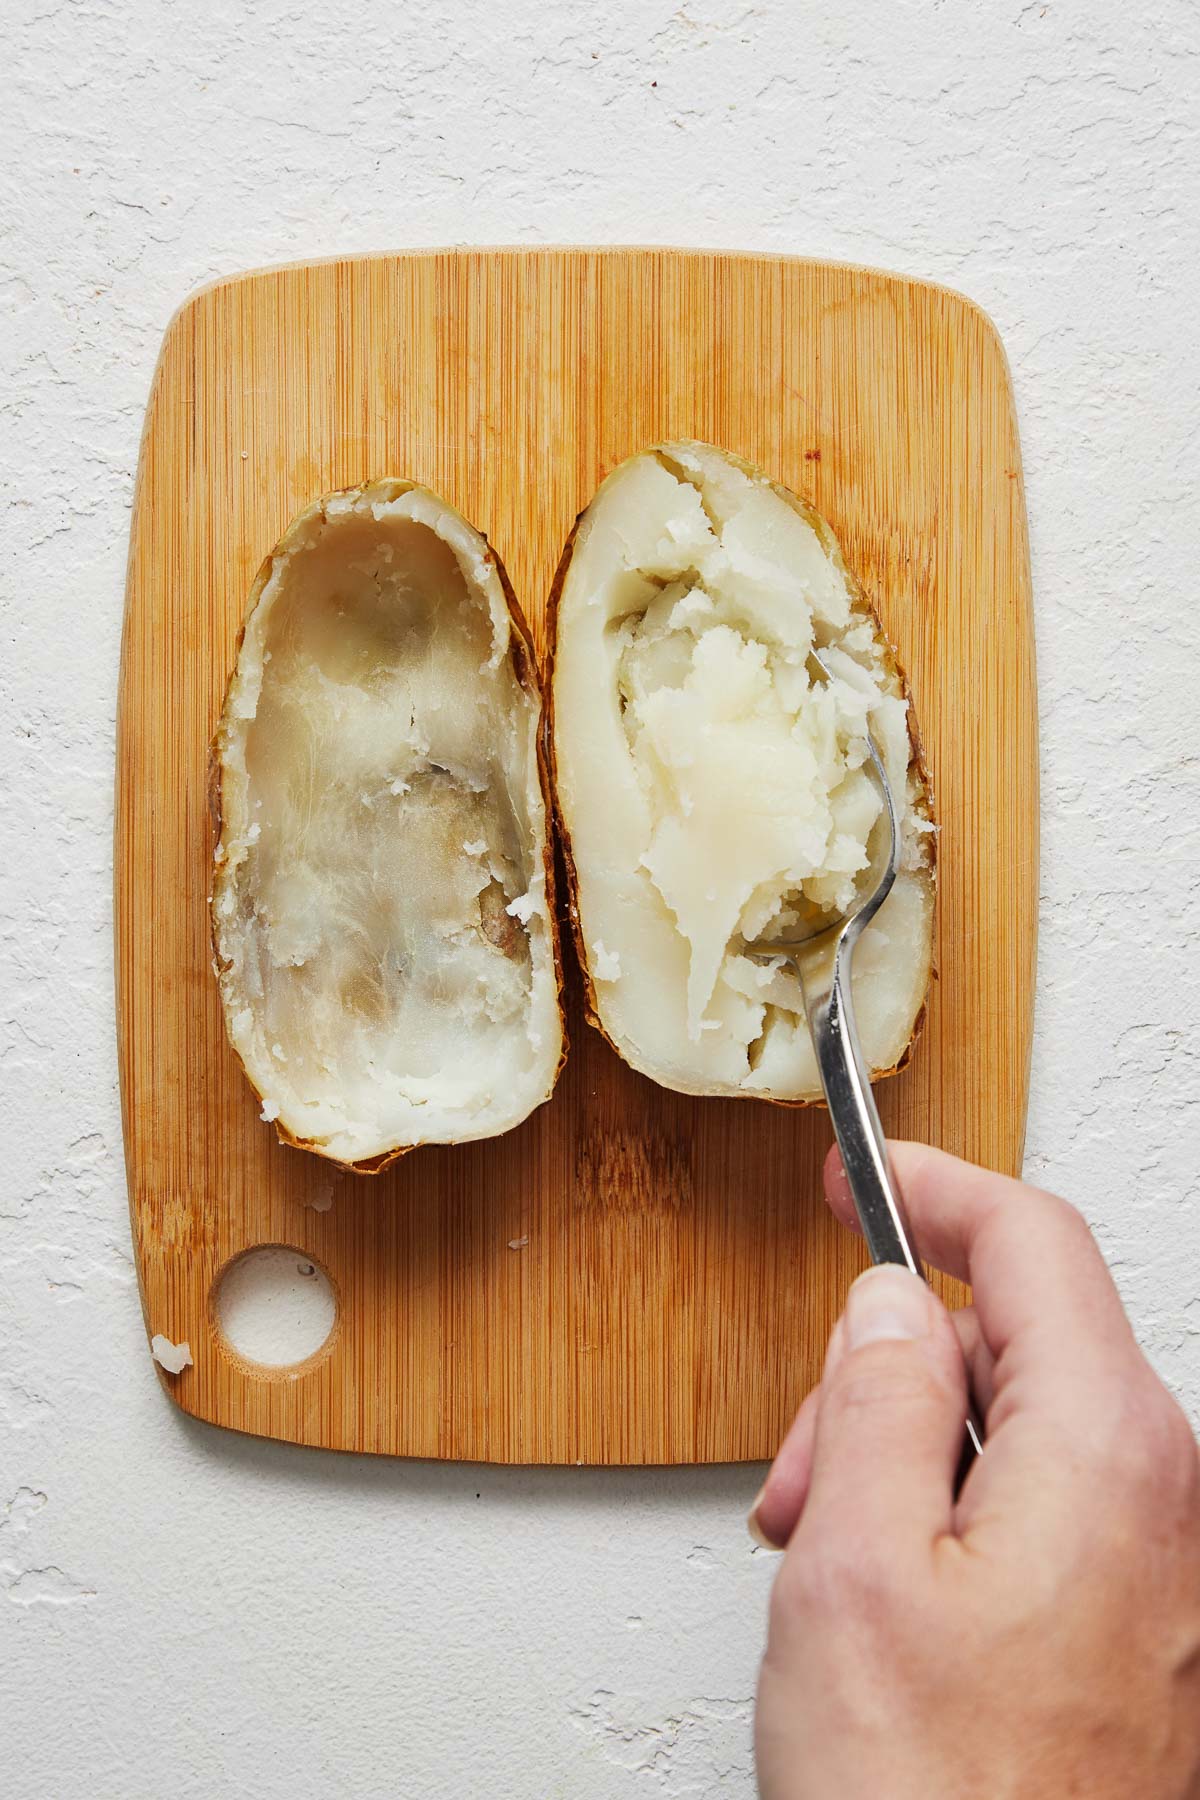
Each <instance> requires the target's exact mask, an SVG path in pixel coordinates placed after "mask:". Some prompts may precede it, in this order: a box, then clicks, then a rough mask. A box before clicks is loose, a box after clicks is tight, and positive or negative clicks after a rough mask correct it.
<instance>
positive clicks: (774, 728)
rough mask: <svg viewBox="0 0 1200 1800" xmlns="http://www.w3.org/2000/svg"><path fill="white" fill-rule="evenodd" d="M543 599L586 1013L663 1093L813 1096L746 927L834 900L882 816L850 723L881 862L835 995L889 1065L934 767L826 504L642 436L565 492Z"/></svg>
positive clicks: (930, 840) (792, 1027)
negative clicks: (607, 469)
mask: <svg viewBox="0 0 1200 1800" xmlns="http://www.w3.org/2000/svg"><path fill="white" fill-rule="evenodd" d="M553 613H554V623H553V639H554V650H553V672H552V677H551V683H550V688H551V692H550V707H551V715H552V721H553V757H552V766H553V782H554V790H555V799H556V805H557V809H558V822H559V830H560V834H561V837H562V841H563V845H564V849H565V852H566V865H567V873H568V879H569V882H570V890H571V891H570V911H571V919H572V925H573V929H574V934H575V938H576V944H577V949H578V953H579V960H580V962H581V964H582V967H583V970H584V976H585V983H586V989H587V1002H588V1009H589V1016H590V1018H591V1020H592V1022H593V1023H594V1024H596V1025H597V1026H598V1027H599V1029H600V1030H601V1031H602V1032H603V1033H604V1035H605V1036H606V1037H607V1038H608V1039H609V1041H610V1042H611V1043H612V1044H613V1046H614V1047H615V1049H616V1050H617V1051H618V1052H619V1053H620V1055H621V1056H623V1057H624V1058H625V1060H626V1061H627V1062H629V1063H630V1064H631V1065H632V1066H633V1067H634V1068H636V1069H639V1070H641V1071H642V1073H643V1074H645V1075H648V1076H651V1077H652V1078H653V1079H654V1080H655V1081H657V1082H660V1083H662V1085H663V1086H665V1087H669V1088H676V1089H678V1090H680V1091H681V1092H683V1093H689V1094H720V1095H731V1096H758V1097H761V1098H766V1099H769V1100H775V1101H781V1102H791V1103H808V1102H813V1101H816V1100H819V1099H820V1098H821V1086H820V1080H819V1077H818V1073H817V1066H816V1058H815V1054H814V1051H813V1046H812V1040H811V1037H810V1035H809V1031H808V1025H807V1021H806V1018H805V1014H804V1006H803V1000H802V996H801V993H800V989H799V984H798V981H797V979H796V977H795V975H794V974H792V973H791V972H789V971H788V970H787V969H786V968H784V967H782V966H770V965H768V966H762V965H760V964H759V963H758V962H757V961H754V960H751V959H750V958H749V957H748V956H746V955H745V954H744V953H743V948H742V947H743V945H744V943H745V942H747V941H751V940H754V939H757V938H765V939H768V940H769V939H772V938H775V937H785V936H786V934H787V932H788V929H789V928H790V927H794V926H795V925H796V922H797V920H798V918H800V917H803V919H804V921H805V925H806V928H809V929H811V921H812V920H813V919H814V918H817V919H820V918H827V919H828V920H830V921H832V920H833V919H835V918H836V917H837V915H838V914H839V913H841V912H843V911H845V910H846V909H847V908H850V907H852V906H853V905H854V904H855V899H856V893H857V888H856V883H857V881H858V880H859V878H861V877H863V876H864V875H865V872H866V871H867V870H868V868H869V865H870V862H871V857H872V851H873V848H874V845H875V839H874V834H875V833H876V832H877V831H879V830H882V829H886V820H885V818H884V817H883V816H882V815H883V806H882V800H881V797H880V794H879V791H878V785H877V783H876V782H875V781H874V780H873V779H872V776H871V773H870V766H869V762H868V760H867V744H866V734H867V730H868V727H869V729H870V731H871V733H872V735H873V736H874V738H875V740H876V742H877V743H878V745H879V747H880V749H881V752H882V755H883V758H884V765H885V767H886V769H887V772H888V779H889V782H890V784H891V786H892V789H893V792H894V794H895V796H896V801H897V806H898V809H899V812H900V817H901V832H902V840H903V841H902V867H901V873H900V876H899V878H898V880H897V881H896V884H895V886H894V888H893V891H892V893H891V895H890V896H889V898H888V900H887V901H886V903H885V905H884V907H883V908H882V910H881V911H880V913H879V914H878V916H877V918H876V919H875V921H874V923H873V924H872V925H870V926H869V927H868V929H867V930H866V931H865V933H864V934H863V936H862V938H861V940H860V942H859V945H858V948H857V951H856V953H855V962H854V1001H855V1007H856V1011H857V1016H858V1024H859V1029H860V1034H861V1038H862V1043H863V1047H864V1051H865V1054H866V1056H867V1058H868V1060H869V1063H870V1066H871V1068H872V1070H873V1071H874V1073H875V1074H876V1075H883V1074H887V1073H890V1072H891V1071H893V1070H895V1069H896V1068H898V1067H899V1066H900V1065H901V1064H902V1063H903V1061H904V1060H905V1058H906V1055H907V1053H908V1049H909V1046H910V1044H911V1042H912V1040H913V1037H914V1034H915V1032H916V1030H917V1027H918V1024H919V1020H920V1017H921V1014H922V1010H923V1004H924V999H925V993H926V989H927V986H928V983H929V979H930V972H931V963H932V950H933V925H934V861H935V858H934V843H935V828H934V823H933V812H932V805H931V798H930V788H929V782H928V779H927V777H926V773H925V769H924V766H923V763H922V758H921V753H920V748H919V743H918V738H917V734H916V730H915V726H914V723H913V718H912V710H911V706H910V702H909V698H908V694H907V690H906V687H905V682H904V678H903V675H902V674H901V671H900V668H899V666H898V663H897V660H896V656H895V653H894V651H893V649H892V646H891V645H890V644H889V643H888V641H887V639H886V638H885V637H884V635H883V632H882V630H881V629H880V626H879V622H878V620H877V618H876V616H875V614H874V613H873V611H872V609H871V607H870V605H869V603H868V601H867V599H866V597H865V595H864V594H863V592H862V590H861V588H860V587H859V585H858V584H857V582H856V581H855V580H854V579H853V577H852V576H851V575H850V573H849V571H848V570H847V568H846V565H845V562H844V561H843V558H842V555H841V551H840V550H839V548H838V544H837V540H836V539H835V537H834V534H833V532H832V531H831V529H830V527H829V526H828V525H827V524H826V523H825V521H824V520H823V519H822V518H821V517H820V516H819V515H818V514H817V513H816V512H815V511H814V510H813V508H812V507H811V506H809V505H808V504H807V503H806V502H805V501H803V500H801V499H799V498H798V497H797V496H796V495H795V494H792V493H790V492H789V491H788V490H787V489H786V488H784V487H781V486H780V485H779V484H778V483H777V482H773V481H771V480H769V479H768V478H767V477H766V476H765V475H764V474H762V473H760V472H759V471H758V470H756V469H754V468H752V467H750V466H749V465H748V464H746V463H744V462H742V461H740V460H739V459H738V458H736V457H733V456H730V455H728V454H726V453H725V452H723V451H721V450H718V449H715V448H714V447H712V446H711V445H707V444H701V443H693V442H683V443H673V444H668V445H665V446H663V447H661V448H658V449H653V450H648V451H645V452H643V453H641V454H640V455H637V456H633V457H631V458H630V459H629V460H628V461H626V462H624V463H622V464H621V465H620V466H619V467H618V468H617V469H616V470H614V472H613V473H612V474H610V475H609V476H608V478H607V480H605V481H604V482H603V484H602V485H601V487H600V488H599V489H598V491H597V493H596V495H595V498H594V499H593V500H592V502H591V504H590V505H589V506H588V508H587V510H586V511H585V512H584V513H583V514H581V516H580V518H579V520H578V522H577V524H576V528H575V531H574V533H573V534H572V537H571V540H570V542H569V544H568V546H567V549H566V551H565V553H564V556H563V559H562V563H561V565H560V568H559V573H558V578H557V581H556V584H555V593H554V596H553ZM814 647H815V648H818V649H820V650H821V651H822V653H823V656H824V658H825V660H826V661H827V662H828V663H829V664H830V665H831V666H832V667H833V670H834V679H832V680H830V681H826V680H825V679H824V678H823V677H822V676H821V675H820V674H819V672H818V671H817V670H815V669H814V666H813V664H812V661H811V657H810V652H811V651H812V649H813V648H814ZM864 764H866V766H864Z"/></svg>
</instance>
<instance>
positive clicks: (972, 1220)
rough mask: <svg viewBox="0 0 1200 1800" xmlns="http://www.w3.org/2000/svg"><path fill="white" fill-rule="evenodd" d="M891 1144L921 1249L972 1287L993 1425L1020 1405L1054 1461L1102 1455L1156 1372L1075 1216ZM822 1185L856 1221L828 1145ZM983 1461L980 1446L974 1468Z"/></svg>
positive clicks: (1041, 1197)
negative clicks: (991, 1363)
mask: <svg viewBox="0 0 1200 1800" xmlns="http://www.w3.org/2000/svg"><path fill="white" fill-rule="evenodd" d="M888 1148H889V1152H890V1154H891V1159H892V1168H893V1171H894V1174H895V1177H896V1181H897V1184H898V1186H899V1188H900V1191H901V1193H902V1194H903V1196H904V1201H905V1206H906V1209H907V1212H908V1217H909V1222H910V1224H911V1226H912V1234H913V1238H914V1240H915V1243H916V1247H917V1250H918V1253H919V1254H920V1255H921V1256H922V1257H923V1258H924V1259H925V1260H926V1261H927V1262H930V1263H932V1264H933V1265H934V1266H935V1267H937V1268H939V1269H942V1270H944V1271H945V1272H946V1273H947V1274H948V1275H955V1276H958V1277H959V1278H960V1279H963V1280H967V1281H969V1282H970V1283H971V1285H972V1287H973V1288H974V1299H975V1310H976V1314H977V1316H978V1321H979V1329H980V1332H981V1334H982V1336H983V1339H984V1342H985V1343H986V1345H987V1347H988V1350H989V1351H990V1352H991V1354H992V1356H993V1357H994V1358H995V1360H996V1385H995V1394H994V1397H993V1400H992V1405H991V1407H990V1408H989V1411H988V1419H987V1428H988V1433H989V1435H990V1436H995V1435H996V1434H997V1433H998V1432H999V1431H1000V1430H1002V1429H1003V1428H1004V1426H1005V1425H1006V1423H1007V1421H1008V1420H1009V1419H1011V1418H1012V1417H1013V1416H1014V1415H1018V1414H1019V1415H1022V1416H1023V1417H1024V1418H1025V1420H1026V1421H1027V1423H1028V1424H1029V1425H1030V1427H1031V1431H1030V1432H1029V1434H1027V1437H1026V1439H1025V1442H1026V1443H1027V1444H1029V1445H1031V1446H1035V1447H1036V1449H1037V1451H1038V1452H1039V1453H1040V1454H1044V1455H1045V1456H1046V1457H1047V1458H1049V1459H1051V1460H1052V1461H1061V1458H1062V1455H1063V1453H1064V1451H1074V1452H1075V1453H1076V1454H1078V1455H1082V1456H1083V1457H1084V1458H1085V1459H1086V1460H1087V1461H1089V1462H1091V1461H1093V1460H1095V1459H1096V1458H1097V1457H1098V1458H1100V1459H1102V1460H1103V1461H1104V1462H1105V1463H1108V1462H1110V1461H1111V1460H1112V1459H1113V1457H1114V1455H1119V1441H1120V1437H1121V1433H1122V1430H1123V1429H1124V1427H1125V1426H1126V1425H1127V1422H1128V1416H1129V1414H1130V1411H1131V1407H1135V1406H1136V1404H1137V1399H1138V1397H1140V1395H1141V1394H1142V1392H1143V1386H1144V1384H1146V1383H1147V1381H1153V1380H1154V1377H1153V1375H1152V1372H1151V1370H1150V1368H1149V1365H1148V1364H1147V1363H1146V1362H1145V1360H1144V1358H1143V1357H1142V1354H1141V1351H1140V1350H1139V1348H1138V1345H1137V1341H1136V1339H1135V1338H1134V1335H1133V1331H1132V1328H1131V1326H1130V1324H1129V1321H1128V1319H1127V1317H1126V1314H1125V1309H1124V1307H1123V1306H1122V1304H1121V1298H1120V1295H1119V1294H1118V1292H1117V1289H1116V1286H1115V1284H1114V1282H1113V1279H1112V1276H1111V1275H1110V1273H1109V1271H1108V1266H1107V1264H1106V1263H1105V1261H1104V1258H1103V1256H1102V1255H1101V1253H1100V1248H1099V1246H1098V1244H1097V1243H1096V1240H1095V1238H1094V1237H1093V1236H1092V1234H1091V1232H1090V1230H1089V1229H1088V1226H1087V1224H1086V1222H1085V1221H1084V1219H1083V1218H1082V1216H1081V1215H1080V1214H1079V1213H1078V1212H1077V1211H1076V1209H1075V1208H1074V1207H1073V1206H1071V1205H1069V1203H1068V1202H1067V1201H1065V1200H1061V1199H1059V1197H1058V1196H1057V1195H1055V1194H1050V1193H1046V1192H1044V1191H1042V1190H1041V1189H1039V1188H1034V1187H1030V1186H1028V1185H1027V1184H1026V1183H1025V1182H1022V1181H1014V1180H1012V1179H1011V1178H1010V1177H1008V1176H1004V1175H997V1174H994V1173H993V1172H992V1171H990V1170H987V1169H980V1168H977V1167H975V1165H974V1164H972V1163H966V1162H961V1161H960V1160H959V1159H958V1158H957V1157H954V1156H948V1155H947V1154H946V1153H945V1152H944V1151H941V1150H935V1149H933V1148H931V1147H930V1146H929V1145H926V1144H907V1143H890V1144H889V1146H888ZM825 1186H826V1194H827V1197H828V1199H829V1203H830V1206H831V1207H832V1208H833V1211H834V1212H835V1213H836V1214H837V1216H838V1217H839V1218H840V1219H841V1220H842V1221H843V1222H844V1223H845V1224H847V1225H851V1226H855V1225H856V1220H855V1217H854V1207H853V1202H852V1201H851V1198H850V1192H849V1188H848V1186H847V1184H846V1176H845V1171H844V1170H843V1168H842V1166H841V1160H840V1158H839V1157H838V1156H837V1153H836V1151H834V1152H832V1153H831V1155H830V1157H829V1158H828V1160H827V1162H826V1166H825ZM1039 1426H1040V1427H1041V1428H1042V1429H1041V1430H1038V1429H1037V1427H1039ZM988 1462H989V1458H988V1457H987V1455H986V1453H985V1456H984V1458H983V1459H982V1462H981V1464H980V1468H979V1471H978V1473H979V1474H980V1475H981V1476H982V1475H984V1473H985V1469H986V1466H987V1464H988ZM992 1467H993V1470H994V1468H995V1463H994V1460H993V1462H992Z"/></svg>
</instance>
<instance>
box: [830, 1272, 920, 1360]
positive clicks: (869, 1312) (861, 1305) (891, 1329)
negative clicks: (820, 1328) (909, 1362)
mask: <svg viewBox="0 0 1200 1800" xmlns="http://www.w3.org/2000/svg"><path fill="white" fill-rule="evenodd" d="M845 1321H846V1344H847V1348H849V1349H851V1350H861V1349H862V1348H863V1346H864V1344H878V1343H881V1342H885V1341H889V1342H892V1343H896V1342H899V1341H901V1340H911V1339H913V1338H923V1337H928V1335H929V1290H928V1288H927V1287H926V1286H925V1283H924V1282H923V1281H922V1280H921V1278H920V1276H919V1275H914V1274H912V1272H911V1271H910V1270H908V1269H901V1268H897V1267H895V1266H890V1265H888V1264H882V1265H881V1266H880V1267H878V1268H875V1269H868V1270H867V1272H866V1274H865V1275H860V1276H859V1278H858V1280H857V1281H856V1282H855V1283H854V1285H853V1287H852V1288H851V1289H850V1292H849V1294H848V1295H847V1296H846V1312H845Z"/></svg>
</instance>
